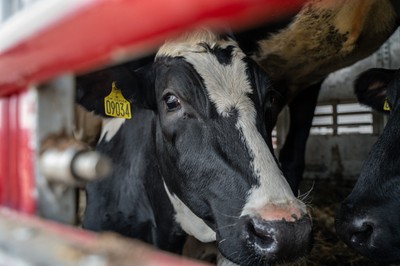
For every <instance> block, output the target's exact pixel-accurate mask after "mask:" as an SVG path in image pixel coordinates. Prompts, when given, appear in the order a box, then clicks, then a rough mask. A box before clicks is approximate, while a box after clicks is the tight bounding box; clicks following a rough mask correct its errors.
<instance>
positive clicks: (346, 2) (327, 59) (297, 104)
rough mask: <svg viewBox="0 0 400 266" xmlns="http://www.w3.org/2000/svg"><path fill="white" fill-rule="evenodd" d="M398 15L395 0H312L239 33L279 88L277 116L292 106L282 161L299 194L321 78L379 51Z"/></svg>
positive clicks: (399, 5) (398, 5) (398, 4)
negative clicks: (273, 20) (287, 14)
mask: <svg viewBox="0 0 400 266" xmlns="http://www.w3.org/2000/svg"><path fill="white" fill-rule="evenodd" d="M399 14H400V2H399V1H397V0H369V1H364V0H309V1H306V3H305V4H304V6H303V7H302V8H301V10H300V11H299V12H298V13H296V14H295V15H293V16H291V17H289V18H287V20H279V21H277V22H276V23H274V24H271V23H268V24H266V25H262V26H260V27H258V28H254V29H251V30H248V31H245V32H242V33H238V34H237V39H238V42H239V44H240V46H241V47H242V48H243V50H244V51H245V52H246V54H248V55H249V56H251V57H252V58H253V60H255V61H256V62H257V63H258V64H259V65H260V66H261V67H262V68H263V69H264V70H265V71H266V72H267V73H268V74H269V75H270V77H271V79H272V82H273V84H274V86H275V88H276V89H277V91H278V92H279V93H278V94H277V96H276V97H275V104H274V108H273V113H274V115H273V119H277V116H278V113H279V112H280V111H281V110H282V108H283V107H284V106H285V105H288V107H289V115H290V127H289V131H288V134H287V137H286V140H285V142H284V145H283V146H282V148H281V150H280V151H279V161H280V163H281V167H282V171H283V172H284V175H285V177H286V178H287V179H288V182H289V184H290V186H291V188H292V190H293V191H294V193H295V195H297V193H298V189H299V185H300V181H301V179H302V175H303V171H304V167H305V148H306V143H307V139H308V135H309V131H310V128H311V125H312V120H313V116H314V111H315V107H316V104H317V99H318V94H319V91H320V89H321V84H322V82H323V80H324V79H325V77H327V75H328V74H330V73H331V72H333V71H335V70H338V69H341V68H343V67H346V66H349V65H351V64H353V63H355V62H357V61H359V60H360V59H362V58H365V57H367V56H368V55H370V54H372V53H373V52H374V51H375V50H377V49H378V48H379V46H380V45H381V44H382V43H383V42H384V41H385V40H387V39H388V38H389V37H390V35H391V34H392V33H393V32H394V31H395V29H396V28H397V26H398V25H399V23H398V22H399V21H398V18H399ZM274 124H275V122H273V123H272V124H270V125H268V127H269V130H272V127H273V126H274Z"/></svg>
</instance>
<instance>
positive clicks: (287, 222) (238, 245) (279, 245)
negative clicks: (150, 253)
mask: <svg viewBox="0 0 400 266" xmlns="http://www.w3.org/2000/svg"><path fill="white" fill-rule="evenodd" d="M114 81H115V82H116V86H117V87H118V88H119V89H120V90H121V91H122V92H123V94H124V95H125V97H126V98H127V99H128V100H129V101H130V102H131V103H132V119H129V120H125V119H123V118H113V119H104V124H103V131H102V135H101V137H100V141H99V143H98V145H97V149H98V150H99V151H100V152H102V153H104V154H107V155H109V156H110V157H111V159H112V161H113V164H114V171H113V174H112V175H111V176H109V177H108V178H106V179H103V180H100V181H96V182H93V183H90V184H88V185H87V188H86V189H87V207H86V211H85V214H84V227H85V228H87V229H91V230H95V231H100V230H112V231H116V232H119V233H122V234H124V235H127V236H131V237H135V238H139V239H142V240H144V241H146V242H148V243H152V244H154V245H156V246H158V247H159V248H161V249H164V250H169V251H173V252H179V251H180V249H181V247H182V244H183V237H184V236H185V235H186V234H189V235H193V236H195V237H196V238H197V239H199V240H201V241H203V242H210V241H217V246H218V249H219V252H220V253H221V254H222V255H223V256H224V257H225V258H227V259H228V260H230V261H232V262H234V263H237V264H240V265H265V264H266V263H274V262H284V261H290V260H294V259H296V258H298V257H301V256H303V255H305V254H306V253H307V251H308V250H309V248H310V244H311V239H312V234H311V220H310V217H309V215H308V213H307V209H306V206H305V205H304V204H303V203H302V202H301V201H300V200H298V199H297V198H296V197H295V196H294V194H293V193H292V191H291V189H290V186H289V185H288V183H287V181H286V180H285V178H284V176H283V175H282V173H281V170H280V168H279V166H278V164H277V161H276V159H275V157H274V155H273V152H272V144H271V136H270V135H269V134H268V132H267V129H266V121H267V122H268V121H269V119H270V115H271V104H272V103H271V99H272V97H273V94H274V90H273V89H272V87H271V84H270V80H269V78H268V76H267V75H266V74H265V73H264V72H263V71H262V70H261V69H260V68H259V67H258V66H257V65H256V64H255V63H254V62H253V61H252V60H251V59H250V58H248V57H247V56H246V55H245V54H244V53H243V52H242V50H241V49H240V48H239V47H238V44H237V43H236V42H235V41H233V40H232V39H231V38H229V37H226V36H222V35H217V34H214V33H212V32H210V31H207V30H199V31H196V32H193V33H191V34H186V35H184V36H182V37H180V38H178V39H175V40H169V41H167V42H166V43H165V44H164V45H163V46H162V47H161V48H160V49H159V50H158V52H157V55H156V58H155V61H154V63H152V64H150V65H149V66H147V67H144V68H141V69H139V70H138V71H133V70H132V69H131V68H130V67H129V64H128V65H125V66H120V67H114V68H112V69H108V70H104V71H100V72H97V73H93V74H88V75H85V76H82V77H80V78H79V79H78V80H77V85H78V94H79V95H80V97H79V101H80V103H81V104H83V105H84V106H86V107H87V108H88V109H89V110H94V111H95V112H97V113H100V114H102V113H103V112H104V107H103V100H104V97H105V96H106V95H107V94H108V93H109V91H110V89H111V84H112V82H114ZM87 90H92V91H96V90H97V93H96V94H95V95H93V94H91V95H89V94H86V93H85V91H87ZM79 91H80V93H79ZM96 97H97V99H96Z"/></svg>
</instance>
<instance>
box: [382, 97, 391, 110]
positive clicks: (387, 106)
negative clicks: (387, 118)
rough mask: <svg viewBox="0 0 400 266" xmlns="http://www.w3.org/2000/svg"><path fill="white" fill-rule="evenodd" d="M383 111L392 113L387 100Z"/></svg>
mask: <svg viewBox="0 0 400 266" xmlns="http://www.w3.org/2000/svg"><path fill="white" fill-rule="evenodd" d="M383 110H385V111H390V106H389V103H388V100H387V98H385V101H384V102H383Z"/></svg>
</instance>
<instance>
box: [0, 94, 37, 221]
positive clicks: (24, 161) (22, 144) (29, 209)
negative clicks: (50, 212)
mask: <svg viewBox="0 0 400 266" xmlns="http://www.w3.org/2000/svg"><path fill="white" fill-rule="evenodd" d="M28 95H29V92H23V93H20V94H15V95H12V96H11V97H7V98H0V137H1V139H2V140H3V141H2V142H1V143H0V171H1V175H0V204H1V205H4V206H8V207H10V208H13V209H16V210H20V211H22V212H24V213H28V214H33V213H35V211H36V199H35V196H34V194H35V181H34V174H33V170H34V169H33V165H34V162H33V160H34V156H33V155H34V147H33V145H32V143H33V142H32V138H33V137H34V135H33V134H32V133H33V131H34V128H32V126H33V125H34V121H30V123H27V120H30V118H31V117H32V114H33V113H34V110H32V105H33V104H34V103H32V101H33V100H34V99H31V98H29V97H28Z"/></svg>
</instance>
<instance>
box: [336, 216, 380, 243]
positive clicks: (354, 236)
mask: <svg viewBox="0 0 400 266" xmlns="http://www.w3.org/2000/svg"><path fill="white" fill-rule="evenodd" d="M375 228H376V226H375V222H374V221H373V220H372V219H370V218H368V217H366V218H354V219H352V220H350V221H347V222H344V223H337V225H336V231H337V233H338V235H339V237H341V238H342V239H343V240H344V241H345V242H347V243H348V244H349V245H350V246H352V247H355V248H357V247H358V248H368V246H369V244H370V242H371V241H370V240H371V238H372V236H373V234H374V230H375Z"/></svg>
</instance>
